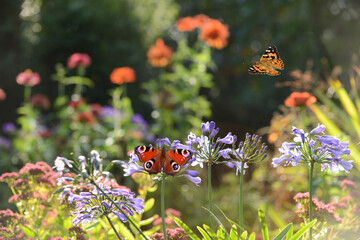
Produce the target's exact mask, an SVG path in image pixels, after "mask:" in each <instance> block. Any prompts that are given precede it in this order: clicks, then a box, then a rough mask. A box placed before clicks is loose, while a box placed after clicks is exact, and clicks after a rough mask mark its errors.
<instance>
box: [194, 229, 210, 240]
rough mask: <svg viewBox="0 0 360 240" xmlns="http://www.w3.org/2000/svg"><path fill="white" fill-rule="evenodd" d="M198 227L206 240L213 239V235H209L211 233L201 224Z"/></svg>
mask: <svg viewBox="0 0 360 240" xmlns="http://www.w3.org/2000/svg"><path fill="white" fill-rule="evenodd" d="M197 229H198V230H199V232H200V233H201V235H202V236H203V237H204V238H205V239H206V240H211V237H210V236H209V234H207V233H206V231H205V230H204V229H202V228H201V227H200V226H197Z"/></svg>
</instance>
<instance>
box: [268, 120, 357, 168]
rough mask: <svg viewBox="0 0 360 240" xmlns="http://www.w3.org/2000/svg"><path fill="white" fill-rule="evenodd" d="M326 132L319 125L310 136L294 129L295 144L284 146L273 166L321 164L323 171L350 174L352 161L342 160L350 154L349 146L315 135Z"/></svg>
mask: <svg viewBox="0 0 360 240" xmlns="http://www.w3.org/2000/svg"><path fill="white" fill-rule="evenodd" d="M324 131H325V126H324V125H318V127H316V128H314V129H313V130H312V131H311V132H310V134H308V133H304V131H303V130H299V129H297V128H295V127H293V134H295V135H296V137H295V138H294V142H293V143H287V142H285V143H283V144H282V146H281V148H280V149H279V151H280V153H281V155H280V157H279V158H274V159H273V166H274V167H276V166H278V165H279V164H280V163H282V162H285V166H287V165H289V164H290V163H292V165H293V166H295V165H297V164H298V163H299V162H307V163H320V164H321V168H322V170H325V169H328V170H329V171H330V172H334V173H337V172H339V171H345V172H349V171H350V170H351V168H352V167H353V164H352V161H345V160H343V159H342V156H344V155H349V154H350V149H349V148H348V145H349V144H348V143H346V142H341V141H340V140H339V139H337V138H335V137H332V136H328V135H322V136H320V135H314V134H322V133H323V132H324ZM308 136H309V137H308Z"/></svg>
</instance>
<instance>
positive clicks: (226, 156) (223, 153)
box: [219, 148, 233, 159]
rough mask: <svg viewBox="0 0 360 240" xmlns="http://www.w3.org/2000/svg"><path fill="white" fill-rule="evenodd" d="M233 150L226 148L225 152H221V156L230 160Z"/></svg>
mask: <svg viewBox="0 0 360 240" xmlns="http://www.w3.org/2000/svg"><path fill="white" fill-rule="evenodd" d="M232 151H233V150H232V149H231V148H225V149H223V150H220V151H219V154H220V155H221V156H222V157H223V158H227V159H228V158H230V155H229V154H230V153H232Z"/></svg>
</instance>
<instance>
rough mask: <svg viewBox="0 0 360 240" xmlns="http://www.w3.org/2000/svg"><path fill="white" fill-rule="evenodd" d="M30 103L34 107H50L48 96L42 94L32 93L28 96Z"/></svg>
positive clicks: (45, 108)
mask: <svg viewBox="0 0 360 240" xmlns="http://www.w3.org/2000/svg"><path fill="white" fill-rule="evenodd" d="M30 103H31V105H33V106H34V107H36V108H40V109H44V110H47V109H49V108H50V101H49V98H48V97H47V96H46V95H44V94H40V93H38V94H34V95H33V96H31V98H30Z"/></svg>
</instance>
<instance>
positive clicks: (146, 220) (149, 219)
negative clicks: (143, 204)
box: [139, 216, 155, 226]
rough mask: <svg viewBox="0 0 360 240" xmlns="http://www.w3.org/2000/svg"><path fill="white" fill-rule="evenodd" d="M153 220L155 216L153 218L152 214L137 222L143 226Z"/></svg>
mask: <svg viewBox="0 0 360 240" xmlns="http://www.w3.org/2000/svg"><path fill="white" fill-rule="evenodd" d="M154 220H155V218H154V216H152V217H151V218H148V219H144V220H141V221H140V222H139V224H140V226H145V225H148V224H150V223H152V222H153V221H154Z"/></svg>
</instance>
